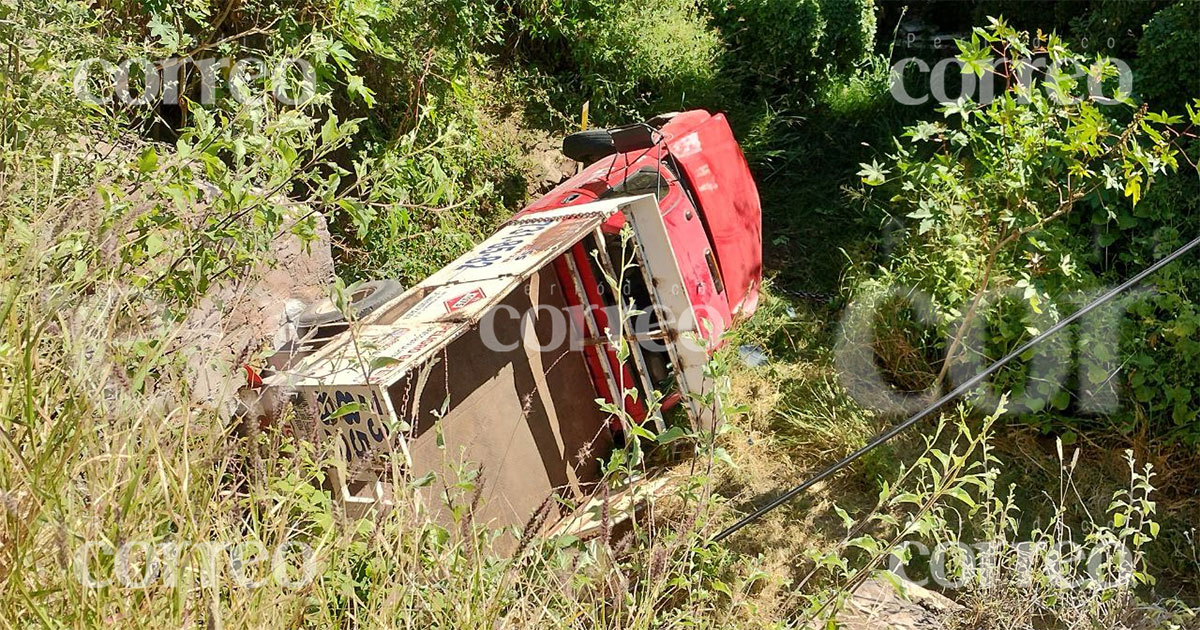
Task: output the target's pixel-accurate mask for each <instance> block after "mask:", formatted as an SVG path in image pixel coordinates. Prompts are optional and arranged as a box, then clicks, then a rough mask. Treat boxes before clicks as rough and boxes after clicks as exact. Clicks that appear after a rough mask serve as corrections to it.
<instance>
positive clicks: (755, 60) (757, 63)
mask: <svg viewBox="0 0 1200 630" xmlns="http://www.w3.org/2000/svg"><path fill="white" fill-rule="evenodd" d="M709 6H710V10H711V11H712V13H713V16H714V21H715V23H716V24H717V25H718V26H719V27H720V29H721V33H722V35H724V37H725V39H726V41H727V45H728V47H729V53H728V58H727V60H726V65H727V66H728V68H729V71H730V72H732V73H734V74H736V75H738V76H739V77H740V79H741V80H743V81H745V82H747V83H748V84H750V85H754V86H756V87H758V88H759V89H762V90H766V91H770V92H774V93H787V92H788V91H790V90H793V89H796V88H797V87H805V86H807V85H809V84H810V83H811V82H812V81H813V80H814V79H816V78H819V77H822V76H825V75H827V74H830V73H834V72H844V71H846V70H849V69H850V68H852V67H854V66H855V65H856V64H859V63H860V62H861V61H863V60H864V59H865V58H866V57H867V56H869V55H870V53H871V52H872V51H873V48H874V44H875V10H874V2H873V0H798V1H797V0H748V1H746V2H723V1H720V0H713V1H712V2H710V3H709Z"/></svg>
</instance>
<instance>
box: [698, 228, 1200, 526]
mask: <svg viewBox="0 0 1200 630" xmlns="http://www.w3.org/2000/svg"><path fill="white" fill-rule="evenodd" d="M1197 245H1200V237H1196V238H1195V239H1194V240H1192V241H1191V242H1189V243H1188V244H1186V245H1184V246H1183V247H1180V248H1179V249H1177V250H1175V251H1173V252H1171V253H1170V254H1169V255H1168V256H1167V257H1166V258H1163V259H1162V260H1160V261H1158V262H1156V263H1154V264H1153V265H1150V266H1149V267H1147V268H1146V269H1144V270H1143V271H1142V272H1141V273H1139V274H1137V275H1136V276H1133V277H1132V278H1130V279H1129V280H1126V281H1125V282H1124V283H1122V284H1121V285H1120V286H1118V287H1116V288H1114V289H1111V290H1110V291H1108V292H1107V293H1105V294H1104V295H1101V296H1100V297H1098V298H1096V299H1095V300H1093V301H1092V302H1090V303H1088V304H1087V305H1085V306H1084V307H1083V308H1081V309H1079V310H1078V311H1075V312H1074V313H1072V314H1071V315H1069V316H1067V317H1064V318H1063V319H1062V320H1060V321H1058V322H1057V323H1055V324H1054V325H1053V326H1051V327H1050V328H1048V329H1046V331H1045V332H1043V333H1041V334H1040V335H1037V336H1036V337H1034V338H1033V339H1030V340H1029V341H1027V342H1025V343H1024V344H1022V345H1021V347H1019V348H1017V349H1016V350H1013V351H1012V352H1010V353H1008V354H1006V355H1004V356H1003V357H1001V358H1000V359H999V360H997V361H996V362H995V363H993V364H991V365H990V366H988V367H987V368H986V369H985V370H983V371H982V372H979V373H978V374H976V375H975V376H972V377H971V378H970V379H968V380H967V381H966V382H964V383H963V384H962V385H959V386H958V387H955V388H954V389H953V390H952V391H951V392H950V393H948V394H946V395H945V396H942V397H941V398H939V399H937V400H936V401H935V402H934V403H933V404H931V405H929V406H928V407H926V408H924V409H922V410H921V411H919V412H917V413H916V414H915V415H913V416H912V417H910V418H909V419H907V420H905V421H904V422H901V423H900V424H897V425H896V426H894V427H892V428H890V429H888V430H887V431H884V432H883V433H880V434H879V435H877V436H875V437H874V438H872V439H871V441H870V442H867V443H866V445H864V446H863V447H862V448H860V449H858V450H857V451H854V452H853V453H851V454H849V455H847V456H846V457H844V458H843V459H842V460H841V461H839V462H837V463H835V464H833V465H832V466H829V467H828V468H826V469H825V470H822V471H821V472H819V473H817V474H816V475H815V476H813V477H811V478H810V479H808V480H807V481H805V482H804V483H802V484H800V485H798V486H796V487H794V488H792V489H791V490H788V491H787V492H785V493H784V494H783V495H781V496H779V497H778V498H776V499H775V500H773V501H771V502H770V503H768V504H766V505H764V506H762V507H760V508H758V509H757V510H755V511H754V512H752V513H751V514H747V515H746V516H743V517H742V518H741V519H740V520H738V521H737V522H736V523H734V524H733V525H730V526H729V527H726V528H725V529H723V530H721V532H720V533H719V534H717V535H716V536H715V537H713V539H712V541H713V542H720V541H722V540H724V539H725V538H727V537H728V536H729V535H730V534H733V533H734V532H736V531H738V530H739V529H741V528H743V527H745V526H746V525H749V524H750V523H753V522H754V521H757V520H758V519H760V518H762V517H763V515H765V514H766V513H767V512H770V511H771V510H774V509H775V508H777V507H779V506H781V505H783V504H784V503H787V502H788V501H791V500H792V499H794V498H795V497H796V495H798V494H800V493H801V492H804V491H805V490H807V489H809V488H811V487H813V486H814V485H816V484H817V483H819V482H820V481H822V480H824V479H826V478H827V477H829V476H830V475H832V474H833V473H835V472H837V471H839V470H841V469H843V468H845V467H846V466H848V465H850V464H851V463H853V462H854V460H856V459H858V458H860V457H862V456H863V455H865V454H867V453H868V452H869V451H871V450H872V449H874V448H875V447H877V446H879V445H881V444H883V443H884V442H887V441H888V440H890V439H892V438H894V437H896V436H897V435H899V434H900V433H902V432H904V431H906V430H907V429H908V428H909V427H911V426H913V425H914V424H916V423H918V422H920V421H921V420H924V419H925V418H928V417H929V416H930V415H931V414H933V412H935V411H937V410H938V409H939V408H941V407H942V405H945V404H946V403H948V402H950V401H951V400H954V399H955V398H958V397H959V396H961V395H962V394H964V393H965V392H966V391H967V390H969V389H971V388H972V387H975V386H976V385H978V384H979V383H980V382H982V381H983V379H985V378H987V377H988V376H991V375H992V374H993V373H994V372H996V371H997V370H999V369H1000V368H1002V367H1004V365H1005V364H1007V363H1008V362H1009V361H1012V360H1013V359H1014V358H1016V357H1018V356H1020V355H1022V354H1024V353H1025V352H1026V351H1028V350H1029V349H1030V348H1032V347H1033V346H1035V345H1037V344H1038V343H1041V342H1042V341H1043V340H1045V339H1046V338H1047V337H1049V336H1050V335H1053V334H1054V333H1056V332H1058V331H1060V330H1062V329H1063V328H1065V327H1067V326H1069V325H1070V324H1072V323H1074V322H1075V321H1076V320H1078V319H1079V318H1081V317H1083V316H1084V315H1087V314H1088V313H1089V312H1091V311H1093V310H1095V309H1096V308H1097V307H1099V306H1101V305H1103V304H1105V303H1106V302H1108V301H1109V300H1112V299H1113V298H1114V297H1116V296H1117V295H1119V294H1120V293H1122V292H1124V291H1126V290H1128V289H1129V288H1130V287H1133V286H1134V285H1136V284H1138V283H1140V282H1141V281H1142V280H1145V279H1146V277H1147V276H1149V275H1150V274H1153V273H1154V272H1156V271H1158V270H1159V269H1162V268H1163V267H1165V266H1167V265H1169V264H1171V263H1172V262H1174V261H1175V260H1176V259H1178V258H1179V257H1180V256H1183V255H1184V254H1186V253H1187V252H1188V251H1190V250H1191V249H1193V248H1195V247H1196V246H1197Z"/></svg>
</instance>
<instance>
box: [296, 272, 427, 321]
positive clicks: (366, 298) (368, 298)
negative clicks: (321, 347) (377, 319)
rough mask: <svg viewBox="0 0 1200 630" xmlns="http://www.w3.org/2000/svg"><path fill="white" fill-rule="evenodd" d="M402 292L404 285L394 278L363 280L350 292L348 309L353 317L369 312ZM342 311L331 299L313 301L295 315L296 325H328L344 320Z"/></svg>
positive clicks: (365, 314)
mask: <svg viewBox="0 0 1200 630" xmlns="http://www.w3.org/2000/svg"><path fill="white" fill-rule="evenodd" d="M401 293H404V285H402V284H400V283H399V282H396V281H395V280H372V281H371V282H364V283H362V284H360V285H359V286H358V288H356V289H355V290H354V292H352V293H351V294H350V296H349V297H350V310H351V312H353V313H354V318H355V319H360V318H362V317H365V316H367V315H369V314H371V311H374V310H375V309H377V308H379V307H380V306H383V305H384V304H386V303H388V302H389V301H391V300H392V299H393V298H396V297H399V296H400V294H401ZM345 319H346V318H345V317H344V316H342V312H341V311H339V310H338V309H337V306H335V305H334V304H333V300H331V299H329V298H325V299H323V300H320V301H318V302H314V303H312V304H310V305H309V306H308V308H306V309H304V311H303V312H301V313H300V314H299V315H297V316H296V327H297V328H301V329H308V328H317V327H319V326H328V325H330V324H336V323H339V322H343V321H345Z"/></svg>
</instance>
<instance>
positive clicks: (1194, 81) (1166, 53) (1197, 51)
mask: <svg viewBox="0 0 1200 630" xmlns="http://www.w3.org/2000/svg"><path fill="white" fill-rule="evenodd" d="M1198 59H1200V2H1197V1H1196V0H1182V1H1181V2H1179V3H1178V4H1175V5H1173V6H1170V7H1167V8H1165V9H1163V10H1162V11H1159V12H1158V13H1156V14H1154V17H1153V19H1151V20H1150V21H1149V22H1148V23H1147V24H1146V29H1145V31H1144V32H1143V34H1142V38H1141V40H1140V42H1139V43H1138V59H1137V73H1136V78H1135V82H1134V88H1135V90H1136V91H1137V92H1138V93H1139V94H1140V95H1141V96H1142V97H1143V98H1145V100H1146V101H1147V102H1149V103H1151V104H1152V105H1153V106H1154V107H1156V108H1162V107H1170V108H1176V109H1178V108H1182V107H1183V105H1184V104H1186V103H1188V102H1189V101H1190V100H1191V99H1193V98H1196V96H1197V95H1200V74H1198V73H1197V72H1196V67H1197V60H1198Z"/></svg>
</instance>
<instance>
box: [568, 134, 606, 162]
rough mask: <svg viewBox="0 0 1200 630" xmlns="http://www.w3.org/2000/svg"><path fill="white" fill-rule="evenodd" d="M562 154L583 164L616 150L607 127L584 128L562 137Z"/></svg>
mask: <svg viewBox="0 0 1200 630" xmlns="http://www.w3.org/2000/svg"><path fill="white" fill-rule="evenodd" d="M562 152H563V155H565V156H567V157H568V158H571V159H572V160H575V161H576V162H582V163H584V164H591V163H592V162H595V161H596V160H599V159H600V158H602V157H607V156H609V155H612V154H614V153H616V152H617V147H616V146H615V145H614V144H613V138H612V134H610V133H609V132H608V130H607V129H585V130H583V131H576V132H575V133H573V134H571V135H569V136H567V137H565V138H563V143H562Z"/></svg>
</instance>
